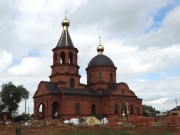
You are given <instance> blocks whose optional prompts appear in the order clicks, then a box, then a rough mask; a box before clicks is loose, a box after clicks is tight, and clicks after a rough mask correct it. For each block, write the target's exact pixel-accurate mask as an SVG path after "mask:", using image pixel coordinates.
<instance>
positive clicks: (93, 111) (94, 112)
mask: <svg viewBox="0 0 180 135" xmlns="http://www.w3.org/2000/svg"><path fill="white" fill-rule="evenodd" d="M91 110H92V114H93V115H94V114H96V105H95V104H92V106H91Z"/></svg>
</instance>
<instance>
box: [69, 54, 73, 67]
mask: <svg viewBox="0 0 180 135" xmlns="http://www.w3.org/2000/svg"><path fill="white" fill-rule="evenodd" d="M69 63H70V64H73V53H72V52H70V53H69Z"/></svg>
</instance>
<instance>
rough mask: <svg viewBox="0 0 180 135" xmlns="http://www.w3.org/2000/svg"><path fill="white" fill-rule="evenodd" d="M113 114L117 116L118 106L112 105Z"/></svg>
mask: <svg viewBox="0 0 180 135" xmlns="http://www.w3.org/2000/svg"><path fill="white" fill-rule="evenodd" d="M114 114H118V104H117V103H115V104H114Z"/></svg>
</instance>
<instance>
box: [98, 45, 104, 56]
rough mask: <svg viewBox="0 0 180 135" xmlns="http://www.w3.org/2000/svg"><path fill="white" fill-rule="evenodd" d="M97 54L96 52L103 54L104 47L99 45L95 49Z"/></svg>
mask: <svg viewBox="0 0 180 135" xmlns="http://www.w3.org/2000/svg"><path fill="white" fill-rule="evenodd" d="M97 52H98V54H103V52H104V47H103V46H102V45H101V44H100V45H98V47H97Z"/></svg>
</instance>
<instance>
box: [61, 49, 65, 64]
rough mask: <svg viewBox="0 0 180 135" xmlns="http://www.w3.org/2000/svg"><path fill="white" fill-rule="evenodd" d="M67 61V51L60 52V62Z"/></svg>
mask: <svg viewBox="0 0 180 135" xmlns="http://www.w3.org/2000/svg"><path fill="white" fill-rule="evenodd" d="M64 63H65V53H64V52H61V54H60V64H64Z"/></svg>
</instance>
